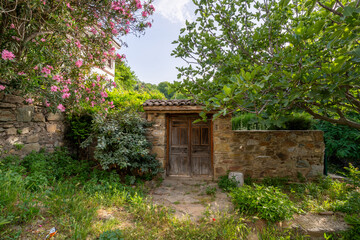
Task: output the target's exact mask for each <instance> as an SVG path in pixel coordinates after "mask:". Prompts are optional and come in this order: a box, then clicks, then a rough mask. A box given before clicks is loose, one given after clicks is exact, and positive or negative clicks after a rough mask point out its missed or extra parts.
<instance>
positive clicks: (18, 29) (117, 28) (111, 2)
mask: <svg viewBox="0 0 360 240" xmlns="http://www.w3.org/2000/svg"><path fill="white" fill-rule="evenodd" d="M151 2H152V0H149V1H147V2H141V1H140V0H121V1H120V0H119V1H117V0H104V1H97V0H76V1H75V0H66V1H65V0H58V1H46V0H43V1H39V0H18V1H10V0H5V1H1V3H0V9H2V10H1V13H0V36H1V37H0V52H1V58H0V91H6V92H8V93H11V92H13V91H16V92H17V93H20V94H22V95H24V96H26V99H27V102H28V103H33V102H34V101H36V102H43V104H44V105H46V106H47V107H50V108H52V109H53V110H56V109H57V110H59V111H66V110H69V108H72V107H74V106H76V105H78V103H79V102H81V101H85V102H86V103H87V104H88V105H89V106H92V107H94V106H99V105H104V104H106V105H107V106H108V103H107V102H106V99H105V97H104V94H103V93H104V92H105V89H108V88H110V87H111V86H112V84H113V83H111V82H109V80H107V79H105V78H104V77H103V76H96V75H92V74H91V69H94V68H103V67H104V64H105V63H106V62H108V60H109V59H115V58H119V59H122V58H123V57H124V56H122V55H120V54H116V53H115V50H116V49H115V48H114V37H116V38H118V39H121V37H122V36H124V35H126V34H129V33H134V34H140V33H142V32H143V31H144V30H145V29H146V28H147V27H150V26H151V22H149V21H148V17H149V16H150V15H152V14H153V12H154V10H155V9H154V7H153V6H152V5H151Z"/></svg>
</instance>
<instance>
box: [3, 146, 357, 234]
mask: <svg viewBox="0 0 360 240" xmlns="http://www.w3.org/2000/svg"><path fill="white" fill-rule="evenodd" d="M91 169H92V168H91V166H90V165H89V163H84V162H79V161H77V160H74V159H72V158H70V157H69V155H68V154H67V153H65V152H63V151H58V152H55V153H53V154H51V155H48V154H45V153H38V154H30V155H29V156H27V157H26V158H24V159H23V160H21V159H19V158H16V157H7V158H3V159H0V239H19V238H22V239H43V238H44V237H45V236H46V234H47V233H48V231H49V230H50V229H51V228H52V227H56V228H57V229H58V233H57V234H56V239H246V237H247V236H250V235H251V234H255V235H256V234H257V235H258V237H259V239H306V236H303V235H301V234H299V233H296V232H293V231H290V230H284V229H278V228H276V224H271V223H269V224H268V225H266V228H264V229H262V230H259V231H258V232H254V228H253V226H252V225H251V224H249V221H248V219H249V218H251V215H257V213H256V211H254V212H251V211H247V215H246V214H245V213H243V212H241V211H240V210H237V211H234V212H232V213H222V212H210V211H206V212H205V213H204V215H203V217H202V218H201V219H200V220H198V221H191V220H190V219H182V220H179V219H177V218H175V217H174V214H173V210H171V209H169V208H166V207H163V206H157V205H154V204H152V202H151V200H150V199H149V198H148V197H147V195H146V192H147V191H146V189H145V188H144V185H143V184H141V183H138V184H137V185H136V186H128V185H125V184H124V183H123V182H122V181H121V179H120V178H119V176H118V175H117V174H116V173H115V172H104V171H98V170H91ZM353 174H355V175H356V171H355V173H354V171H353ZM159 181H161V180H159ZM137 182H139V181H137ZM251 184H252V183H251ZM257 184H258V185H261V186H262V187H261V188H259V189H258V190H259V191H260V192H259V194H258V195H257V196H262V195H264V194H265V195H266V196H267V198H269V199H270V197H271V195H273V194H267V192H263V191H261V189H263V188H266V189H268V190H267V191H269V192H271V191H278V192H281V193H283V194H286V195H287V196H288V198H289V199H290V200H291V201H292V202H293V204H294V205H295V206H296V208H298V209H299V210H301V211H304V212H321V211H328V210H331V211H335V212H344V214H346V216H347V217H346V219H348V221H349V223H351V224H352V226H353V227H352V228H351V229H350V230H349V231H347V232H344V233H339V234H338V235H334V236H333V237H336V238H333V239H352V238H351V236H352V235H353V234H356V233H358V232H359V222H358V221H357V219H358V217H359V214H358V213H359V212H360V196H359V195H360V193H359V188H358V187H356V186H355V185H354V184H349V183H346V182H339V181H333V180H331V179H329V178H321V179H318V180H317V181H315V182H310V183H289V182H288V181H285V180H284V179H264V180H263V182H258V183H257ZM222 186H223V187H224V188H226V190H227V191H234V189H235V188H234V187H233V184H232V182H231V181H230V182H226V181H225V180H224V181H223V182H222ZM275 188H276V189H277V190H274V189H275ZM252 191H253V190H252V188H251V187H250V186H249V187H248V188H247V194H248V195H249V196H251V194H253V193H252ZM205 192H206V194H207V195H209V196H208V197H210V196H212V195H213V194H214V192H215V190H214V188H212V187H208V188H206V191H205ZM278 198H279V200H281V195H280V193H279V197H278ZM290 200H289V201H290ZM269 201H271V199H270V200H269ZM176 203H179V202H175V203H174V204H176ZM249 212H251V214H249Z"/></svg>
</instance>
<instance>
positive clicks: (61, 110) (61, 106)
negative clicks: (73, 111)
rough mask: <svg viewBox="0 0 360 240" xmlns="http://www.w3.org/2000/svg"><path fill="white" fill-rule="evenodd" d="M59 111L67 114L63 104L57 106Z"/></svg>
mask: <svg viewBox="0 0 360 240" xmlns="http://www.w3.org/2000/svg"><path fill="white" fill-rule="evenodd" d="M57 109H59V110H60V112H65V107H64V105H62V104H61V103H60V104H59V105H58V106H57Z"/></svg>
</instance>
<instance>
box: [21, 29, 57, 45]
mask: <svg viewBox="0 0 360 240" xmlns="http://www.w3.org/2000/svg"><path fill="white" fill-rule="evenodd" d="M51 33H54V32H53V31H44V32H36V33H33V34H31V35H30V36H28V37H27V38H26V39H25V41H24V43H27V42H28V41H30V40H32V39H34V38H36V37H37V36H40V35H44V34H51Z"/></svg>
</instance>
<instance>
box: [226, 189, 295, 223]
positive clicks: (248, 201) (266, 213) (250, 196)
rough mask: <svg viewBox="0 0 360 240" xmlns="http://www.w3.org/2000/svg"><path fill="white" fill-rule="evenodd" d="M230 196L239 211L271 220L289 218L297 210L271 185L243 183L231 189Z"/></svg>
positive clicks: (284, 195)
mask: <svg viewBox="0 0 360 240" xmlns="http://www.w3.org/2000/svg"><path fill="white" fill-rule="evenodd" d="M230 196H231V198H232V202H233V203H234V205H235V207H236V208H237V209H239V210H240V212H242V213H247V214H251V215H253V214H256V215H257V216H259V217H260V218H263V219H265V220H269V221H271V222H275V221H280V220H284V219H289V218H291V217H292V215H293V214H294V213H296V212H298V209H297V208H296V207H295V205H294V203H293V202H292V201H291V200H290V199H289V197H288V196H287V195H286V194H284V193H282V192H280V190H279V189H278V188H276V187H273V186H267V187H265V186H261V185H256V184H254V185H253V186H248V185H245V186H243V187H241V188H236V189H233V190H232V192H231V193H230Z"/></svg>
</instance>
